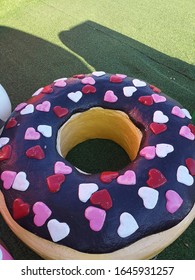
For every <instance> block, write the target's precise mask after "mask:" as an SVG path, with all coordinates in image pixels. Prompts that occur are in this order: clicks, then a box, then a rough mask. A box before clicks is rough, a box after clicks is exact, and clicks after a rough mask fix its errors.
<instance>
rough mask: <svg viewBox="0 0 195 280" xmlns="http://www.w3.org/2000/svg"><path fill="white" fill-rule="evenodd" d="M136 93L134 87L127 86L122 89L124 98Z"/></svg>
mask: <svg viewBox="0 0 195 280" xmlns="http://www.w3.org/2000/svg"><path fill="white" fill-rule="evenodd" d="M136 91H137V89H136V87H133V86H127V87H124V88H123V93H124V95H125V96H126V97H131V96H132V95H133V93H134V92H136Z"/></svg>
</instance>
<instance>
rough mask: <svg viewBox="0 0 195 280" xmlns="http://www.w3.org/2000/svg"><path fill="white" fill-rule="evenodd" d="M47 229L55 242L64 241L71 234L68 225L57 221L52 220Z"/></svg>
mask: <svg viewBox="0 0 195 280" xmlns="http://www.w3.org/2000/svg"><path fill="white" fill-rule="evenodd" d="M47 228H48V230H49V233H50V235H51V238H52V240H53V241H54V242H58V241H60V240H62V239H64V238H65V237H66V236H68V235H69V233H70V227H69V226H68V224H67V223H60V222H59V221H58V220H56V219H52V220H50V221H49V222H48V223H47Z"/></svg>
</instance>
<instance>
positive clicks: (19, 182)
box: [12, 171, 30, 192]
mask: <svg viewBox="0 0 195 280" xmlns="http://www.w3.org/2000/svg"><path fill="white" fill-rule="evenodd" d="M29 185H30V183H29V181H28V180H27V179H26V173H25V172H23V171H21V172H19V173H18V174H17V175H16V177H15V180H14V182H13V185H12V188H13V189H14V190H18V191H23V192H24V191H26V190H27V189H28V187H29Z"/></svg>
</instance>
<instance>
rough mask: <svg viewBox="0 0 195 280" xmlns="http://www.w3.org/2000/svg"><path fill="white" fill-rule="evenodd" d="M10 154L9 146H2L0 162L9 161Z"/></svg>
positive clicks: (10, 148)
mask: <svg viewBox="0 0 195 280" xmlns="http://www.w3.org/2000/svg"><path fill="white" fill-rule="evenodd" d="M11 153H12V147H11V146H10V145H5V146H3V148H2V149H0V161H3V160H5V159H9V158H10V157H11Z"/></svg>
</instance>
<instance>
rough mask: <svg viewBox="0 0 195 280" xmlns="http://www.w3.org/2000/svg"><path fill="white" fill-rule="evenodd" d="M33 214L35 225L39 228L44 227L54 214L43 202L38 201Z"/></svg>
mask: <svg viewBox="0 0 195 280" xmlns="http://www.w3.org/2000/svg"><path fill="white" fill-rule="evenodd" d="M33 212H34V214H35V216H34V224H35V225H36V226H37V227H42V226H43V225H44V224H45V222H46V221H47V219H48V218H49V217H50V216H51V214H52V212H51V210H50V209H49V207H48V206H47V205H46V204H45V203H43V202H41V201H38V202H36V203H35V204H34V205H33Z"/></svg>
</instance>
